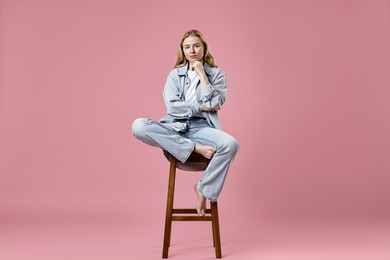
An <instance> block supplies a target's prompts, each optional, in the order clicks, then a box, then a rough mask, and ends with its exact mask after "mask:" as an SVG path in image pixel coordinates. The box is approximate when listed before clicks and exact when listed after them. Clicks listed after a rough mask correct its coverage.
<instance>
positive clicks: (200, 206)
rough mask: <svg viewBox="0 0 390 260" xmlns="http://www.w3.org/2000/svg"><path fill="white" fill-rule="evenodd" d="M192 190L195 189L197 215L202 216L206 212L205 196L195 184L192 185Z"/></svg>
mask: <svg viewBox="0 0 390 260" xmlns="http://www.w3.org/2000/svg"><path fill="white" fill-rule="evenodd" d="M194 190H195V192H196V196H197V203H196V211H197V212H198V215H199V216H204V215H205V214H206V198H205V197H204V196H203V194H202V193H201V192H200V191H199V190H198V188H197V185H196V184H195V186H194Z"/></svg>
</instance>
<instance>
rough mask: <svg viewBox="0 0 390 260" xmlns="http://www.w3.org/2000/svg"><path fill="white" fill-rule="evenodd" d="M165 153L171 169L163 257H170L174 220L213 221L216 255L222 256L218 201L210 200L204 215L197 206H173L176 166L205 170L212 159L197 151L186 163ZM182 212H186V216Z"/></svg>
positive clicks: (184, 168)
mask: <svg viewBox="0 0 390 260" xmlns="http://www.w3.org/2000/svg"><path fill="white" fill-rule="evenodd" d="M164 155H165V157H166V158H167V159H168V160H169V162H170V169H169V182H168V198H167V209H166V216H165V229H164V244H163V253H162V258H168V251H169V246H170V243H171V231H172V221H210V222H211V223H212V232H213V245H214V247H215V257H216V258H221V257H222V253H221V241H220V233H219V219H218V205H217V202H216V201H215V202H210V208H209V209H206V212H205V213H206V214H205V215H204V216H199V215H198V212H197V211H196V209H195V208H186V209H183V208H180V209H178V208H173V200H174V192H175V179H176V168H178V169H180V170H184V171H204V170H205V169H206V168H207V166H208V164H209V162H210V160H209V159H207V158H205V157H203V156H202V155H200V154H198V153H195V152H193V153H192V154H191V155H190V156H189V158H188V159H187V161H186V162H185V163H182V162H180V161H179V160H177V159H176V158H175V157H174V156H172V155H171V154H170V153H168V152H167V151H164ZM182 214H185V216H183V215H182ZM191 214H193V215H191Z"/></svg>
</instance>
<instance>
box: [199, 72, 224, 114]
mask: <svg viewBox="0 0 390 260" xmlns="http://www.w3.org/2000/svg"><path fill="white" fill-rule="evenodd" d="M202 88H203V86H202ZM226 92H227V85H226V78H225V73H224V72H223V71H222V70H218V71H217V72H216V73H215V74H214V75H212V76H211V79H210V82H209V83H208V85H207V86H206V87H204V92H203V93H202V101H203V105H204V106H205V107H206V109H208V110H212V111H214V112H216V111H218V110H219V109H220V108H221V106H222V105H223V104H224V103H225V101H226Z"/></svg>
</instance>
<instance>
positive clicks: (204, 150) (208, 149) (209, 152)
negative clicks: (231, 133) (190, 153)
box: [194, 143, 215, 159]
mask: <svg viewBox="0 0 390 260" xmlns="http://www.w3.org/2000/svg"><path fill="white" fill-rule="evenodd" d="M194 152H196V153H198V154H201V155H203V156H204V157H206V158H207V159H211V158H213V155H214V154H215V148H214V147H212V146H208V145H203V144H200V143H196V144H195V149H194Z"/></svg>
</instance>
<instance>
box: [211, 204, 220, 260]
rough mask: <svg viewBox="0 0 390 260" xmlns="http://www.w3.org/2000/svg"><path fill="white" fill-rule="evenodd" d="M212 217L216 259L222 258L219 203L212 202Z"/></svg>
mask: <svg viewBox="0 0 390 260" xmlns="http://www.w3.org/2000/svg"><path fill="white" fill-rule="evenodd" d="M210 207H211V217H212V226H213V240H214V246H215V257H216V258H222V252H221V238H220V235H219V220H218V205H217V202H216V201H215V202H211V203H210Z"/></svg>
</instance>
